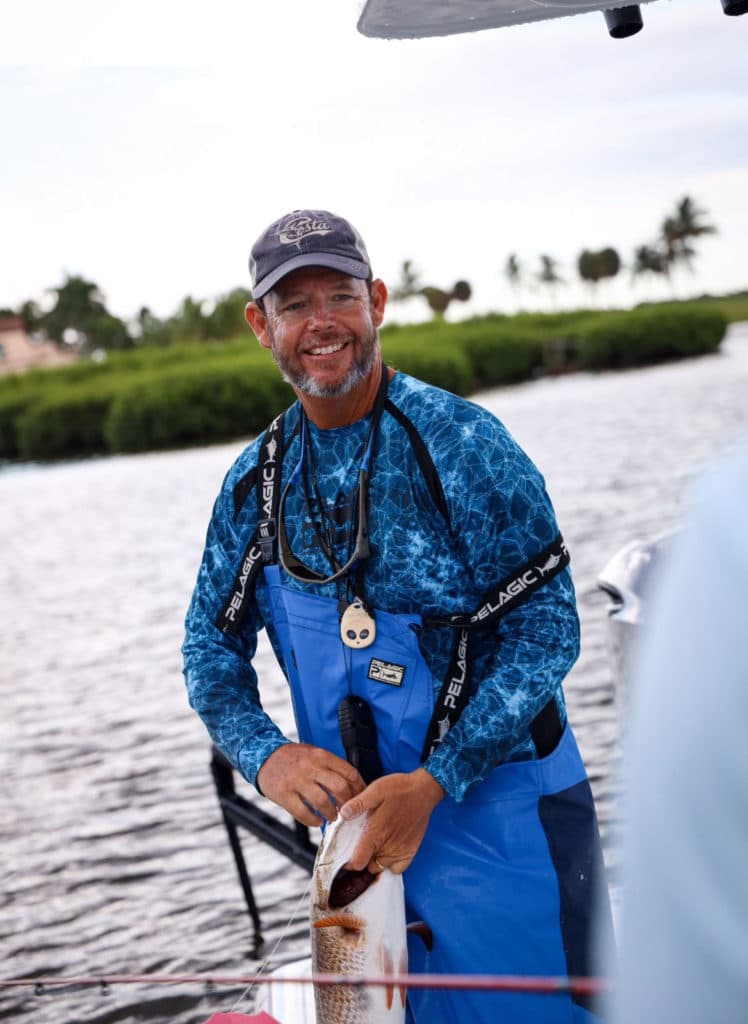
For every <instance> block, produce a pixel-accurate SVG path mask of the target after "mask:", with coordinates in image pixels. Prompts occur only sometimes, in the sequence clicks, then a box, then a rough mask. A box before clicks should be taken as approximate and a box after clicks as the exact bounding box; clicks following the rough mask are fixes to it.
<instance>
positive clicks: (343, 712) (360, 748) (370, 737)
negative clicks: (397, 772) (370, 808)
mask: <svg viewBox="0 0 748 1024" xmlns="http://www.w3.org/2000/svg"><path fill="white" fill-rule="evenodd" d="M338 725H339V727H340V738H341V740H342V741H343V748H344V749H345V756H346V758H347V760H348V761H349V762H350V764H352V765H353V767H354V768H357V769H358V771H359V774H360V775H361V778H362V779H363V780H364V782H365V783H366V784H367V785H368V784H369V783H370V782H373V781H374V779H378V778H379V777H380V775H382V762H381V761H380V759H379V748H378V746H377V725H376V722H375V721H374V713H373V712H372V710H371V708H370V707H369V705H368V704H367V703H366V701H365V700H363V698H362V697H356V696H354V695H353V694H349V695H348V696H347V697H343V699H342V700H341V702H340V704H339V705H338Z"/></svg>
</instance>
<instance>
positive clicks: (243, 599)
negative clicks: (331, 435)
mask: <svg viewBox="0 0 748 1024" xmlns="http://www.w3.org/2000/svg"><path fill="white" fill-rule="evenodd" d="M282 466H283V414H281V415H280V416H276V418H275V419H274V420H273V422H272V423H271V424H270V426H269V427H268V428H267V430H266V431H265V436H264V438H263V439H262V444H261V445H260V454H259V458H258V460H257V483H256V487H257V529H256V530H255V532H254V533H253V534H252V538H251V540H250V541H249V543H248V544H247V546H246V548H245V549H244V554H243V555H242V560H241V565H240V567H239V571H238V572H237V574H236V578H235V579H234V582H233V585H232V587H231V592H230V593H229V596H228V597H227V599H226V601H225V602H224V605H223V607H222V608H221V611H220V612H219V613H218V616H217V618H216V626H218V628H219V629H220V630H221V631H222V632H224V633H228V634H230V635H231V636H235V635H236V634H237V633H238V632H239V630H240V629H241V627H242V623H243V622H244V618H245V616H246V614H247V608H248V607H249V599H250V597H251V595H252V593H253V591H254V586H255V581H256V579H257V574H258V572H259V571H260V569H261V567H262V566H263V565H272V564H273V563H274V562H275V561H276V560H277V542H276V533H277V531H276V523H277V520H278V502H279V500H280V480H281V471H282Z"/></svg>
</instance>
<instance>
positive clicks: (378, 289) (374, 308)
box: [371, 277, 387, 327]
mask: <svg viewBox="0 0 748 1024" xmlns="http://www.w3.org/2000/svg"><path fill="white" fill-rule="evenodd" d="M386 305H387V285H386V284H385V283H384V281H382V280H381V278H378V277H375V278H374V280H373V281H372V282H371V312H372V316H373V319H374V324H375V326H376V327H379V326H381V323H382V321H383V320H384V309H385V306H386Z"/></svg>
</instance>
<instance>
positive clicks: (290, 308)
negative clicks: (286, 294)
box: [283, 301, 305, 313]
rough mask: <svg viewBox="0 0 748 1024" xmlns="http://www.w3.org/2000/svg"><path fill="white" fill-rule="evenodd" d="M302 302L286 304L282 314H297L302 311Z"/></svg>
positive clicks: (303, 304)
mask: <svg viewBox="0 0 748 1024" xmlns="http://www.w3.org/2000/svg"><path fill="white" fill-rule="evenodd" d="M304 306H305V303H304V302H301V301H299V302H287V303H286V305H285V306H284V307H283V312H284V313H298V312H299V310H300V309H304Z"/></svg>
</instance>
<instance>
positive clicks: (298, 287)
mask: <svg viewBox="0 0 748 1024" xmlns="http://www.w3.org/2000/svg"><path fill="white" fill-rule="evenodd" d="M317 286H323V287H330V288H338V287H341V286H343V287H345V288H348V289H350V290H353V291H359V290H360V288H361V286H363V287H366V282H365V281H363V280H361V278H357V277H350V276H349V275H348V274H343V273H341V272H340V271H339V270H331V269H330V268H329V267H301V269H299V270H292V271H291V273H290V274H286V276H285V277H282V278H281V279H280V281H279V282H278V283H277V284H276V285H275V286H274V287H273V288H272V289H271V291H272V292H275V293H276V294H278V295H288V293H289V292H293V291H302V290H303V289H305V288H312V287H317Z"/></svg>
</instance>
